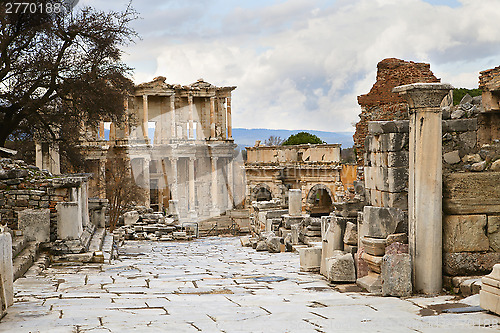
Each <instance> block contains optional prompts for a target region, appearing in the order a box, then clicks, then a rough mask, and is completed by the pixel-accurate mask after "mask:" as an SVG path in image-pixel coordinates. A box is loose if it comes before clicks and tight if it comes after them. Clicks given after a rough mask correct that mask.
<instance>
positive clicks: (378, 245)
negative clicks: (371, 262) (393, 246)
mask: <svg viewBox="0 0 500 333" xmlns="http://www.w3.org/2000/svg"><path fill="white" fill-rule="evenodd" d="M361 244H362V245H363V248H364V249H365V252H366V253H368V254H370V255H372V256H383V255H384V254H385V246H386V240H385V239H384V238H373V237H367V236H365V237H363V239H362V240H361Z"/></svg>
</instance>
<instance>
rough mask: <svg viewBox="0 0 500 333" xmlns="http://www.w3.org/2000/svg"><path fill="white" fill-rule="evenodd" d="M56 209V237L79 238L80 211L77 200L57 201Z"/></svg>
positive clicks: (81, 228)
mask: <svg viewBox="0 0 500 333" xmlns="http://www.w3.org/2000/svg"><path fill="white" fill-rule="evenodd" d="M56 210H57V238H58V239H62V240H66V239H80V236H81V235H82V233H83V223H82V211H81V208H80V205H79V204H78V202H59V203H57V204H56Z"/></svg>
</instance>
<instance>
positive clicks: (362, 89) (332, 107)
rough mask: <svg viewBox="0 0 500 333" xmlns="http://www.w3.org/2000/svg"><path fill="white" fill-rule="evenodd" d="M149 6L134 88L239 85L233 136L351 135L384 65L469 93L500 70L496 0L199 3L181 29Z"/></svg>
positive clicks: (134, 52)
mask: <svg viewBox="0 0 500 333" xmlns="http://www.w3.org/2000/svg"><path fill="white" fill-rule="evenodd" d="M94 1H97V0H94ZM146 3H148V4H149V7H148V8H147V10H146V11H145V12H147V13H152V12H156V13H157V14H156V15H153V16H151V17H145V21H147V22H145V23H144V25H141V27H142V28H141V30H144V31H146V34H145V35H144V40H143V41H140V42H138V43H137V44H136V45H135V46H132V47H131V48H130V49H129V50H128V52H129V53H130V55H128V56H127V57H126V60H128V61H130V62H131V64H132V65H133V66H136V67H137V69H136V74H135V78H136V81H138V82H142V81H146V80H151V79H152V78H153V77H154V76H157V75H164V76H166V77H167V81H168V82H171V83H181V84H189V83H191V82H194V81H195V80H196V79H198V78H201V77H202V78H204V79H205V80H206V81H209V82H211V83H214V84H216V85H237V86H238V88H237V89H236V90H235V92H234V95H233V97H234V98H233V124H234V126H235V127H250V128H251V127H264V128H289V129H317V130H329V131H344V130H353V128H352V126H351V123H353V122H356V121H357V120H358V114H359V112H360V109H359V106H358V105H357V100H356V96H357V95H361V94H365V93H367V92H368V91H369V90H370V88H371V85H372V84H373V83H374V82H375V72H376V64H377V63H378V62H379V61H380V60H382V59H384V58H388V57H396V58H401V59H404V60H412V61H424V62H429V63H431V70H433V71H434V73H435V75H436V76H437V77H441V78H442V79H443V81H444V82H449V83H451V84H453V85H454V86H457V87H462V86H465V87H470V88H473V87H476V86H477V78H478V73H479V71H480V70H484V69H487V68H491V67H494V66H498V65H500V64H498V57H497V55H498V53H499V51H500V43H499V42H500V34H499V30H500V29H499V28H498V22H499V21H500V6H499V4H500V1H498V0H482V1H475V0H462V1H461V3H462V6H458V7H455V8H451V7H447V6H433V5H431V4H430V3H428V2H424V1H422V0H377V1H374V0H349V1H346V0H338V1H328V0H316V1H310V0H290V1H281V2H276V3H274V4H272V5H268V6H267V7H263V5H262V6H260V7H258V6H257V7H254V8H245V9H242V8H238V7H235V8H232V7H230V6H228V4H227V2H224V1H221V0H218V1H214V2H211V3H210V4H208V3H204V2H196V6H194V7H193V10H192V11H189V10H188V11H186V10H185V8H183V7H182V4H180V3H179V2H175V3H176V5H177V7H176V9H175V10H177V13H179V14H178V15H181V14H182V13H184V14H182V15H187V14H185V13H190V12H191V13H192V16H189V15H188V16H186V19H185V21H183V20H182V19H180V20H179V17H177V16H175V15H173V16H172V15H170V16H168V17H171V18H172V19H170V20H165V19H163V20H162V18H164V17H167V16H164V14H163V13H164V12H162V11H161V10H160V7H159V6H160V4H163V3H164V2H163V1H148V2H144V4H143V3H138V2H137V3H135V6H136V7H137V9H138V10H139V11H141V7H143V6H144V8H146ZM155 3H157V5H156V7H155ZM184 3H185V6H189V4H188V2H184ZM236 3H237V4H239V2H236ZM233 6H234V5H233ZM212 7H214V8H212ZM155 8H156V9H157V10H155ZM221 9H224V10H221ZM162 10H165V9H164V8H163V9H162ZM165 15H167V12H165ZM142 16H143V17H144V15H142ZM175 18H176V19H177V20H175ZM153 32H154V33H153ZM495 61H497V63H495ZM145 63H147V64H148V66H144V64H145Z"/></svg>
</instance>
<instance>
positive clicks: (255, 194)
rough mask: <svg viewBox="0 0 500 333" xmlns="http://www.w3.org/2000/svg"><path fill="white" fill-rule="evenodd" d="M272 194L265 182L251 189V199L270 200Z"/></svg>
mask: <svg viewBox="0 0 500 333" xmlns="http://www.w3.org/2000/svg"><path fill="white" fill-rule="evenodd" d="M272 198H273V195H272V192H271V189H270V188H269V186H268V185H266V184H258V185H256V186H255V187H254V188H253V189H252V201H270V200H272Z"/></svg>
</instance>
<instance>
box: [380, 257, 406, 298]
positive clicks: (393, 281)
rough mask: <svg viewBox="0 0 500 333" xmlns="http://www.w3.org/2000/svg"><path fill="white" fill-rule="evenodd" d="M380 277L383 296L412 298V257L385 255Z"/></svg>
mask: <svg viewBox="0 0 500 333" xmlns="http://www.w3.org/2000/svg"><path fill="white" fill-rule="evenodd" d="M380 277H381V279H382V295H383V296H398V297H406V296H410V295H411V292H412V284H411V258H410V255H409V254H386V255H384V257H383V259H382V267H381V273H380Z"/></svg>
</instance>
